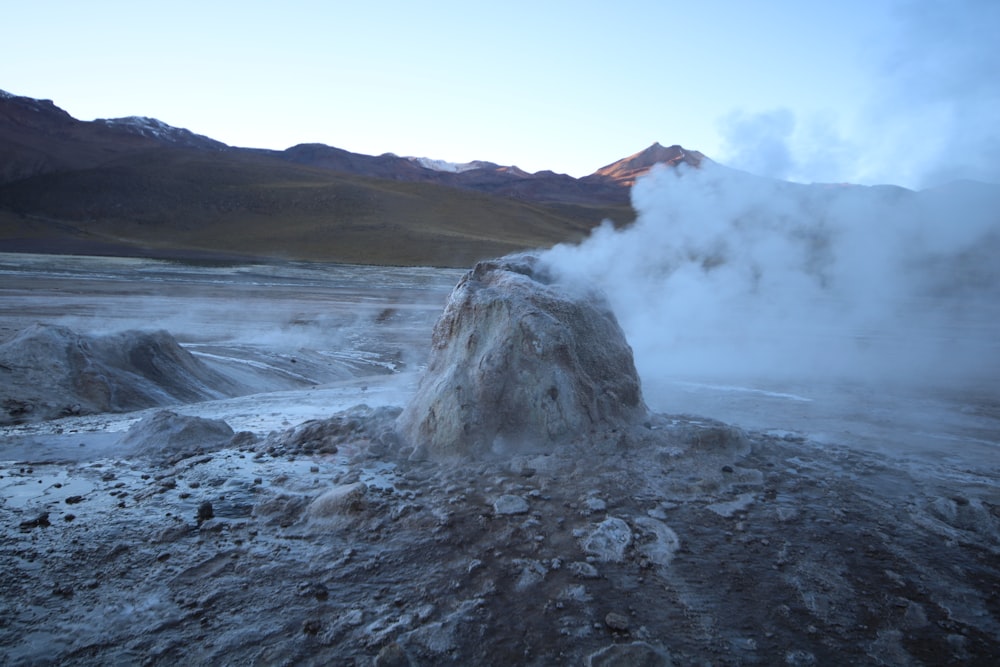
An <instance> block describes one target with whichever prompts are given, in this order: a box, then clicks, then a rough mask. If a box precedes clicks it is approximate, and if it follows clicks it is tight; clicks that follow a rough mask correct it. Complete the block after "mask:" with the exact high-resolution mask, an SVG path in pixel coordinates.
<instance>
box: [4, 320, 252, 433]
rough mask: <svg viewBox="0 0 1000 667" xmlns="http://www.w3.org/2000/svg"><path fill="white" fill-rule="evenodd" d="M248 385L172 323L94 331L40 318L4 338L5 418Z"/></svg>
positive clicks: (129, 405)
mask: <svg viewBox="0 0 1000 667" xmlns="http://www.w3.org/2000/svg"><path fill="white" fill-rule="evenodd" d="M244 391H245V389H244V388H243V387H239V386H237V385H236V384H235V383H233V382H231V381H230V380H228V379H227V378H225V377H223V376H221V375H219V374H218V373H216V372H215V371H213V370H211V369H210V368H208V367H207V366H205V365H204V364H202V363H201V362H200V361H198V359H196V358H195V357H194V356H192V355H191V353H190V352H188V351H187V350H185V349H184V348H183V347H181V346H180V344H178V342H177V340H176V339H174V337H173V336H171V335H170V334H169V333H167V332H166V331H156V332H143V331H124V332H120V333H115V334H108V335H104V336H91V335H84V334H80V333H78V332H75V331H73V330H71V329H68V328H66V327H62V326H55V325H42V324H38V325H34V326H31V327H28V328H27V329H25V330H24V331H22V332H21V333H20V334H18V335H17V336H16V337H14V338H13V339H11V340H9V341H7V342H6V343H3V344H2V345H0V424H10V423H20V422H29V421H40V420H44V419H53V418H56V417H62V416H68V415H77V414H91V413H97V412H124V411H128V410H136V409H140V408H149V407H156V406H165V405H173V404H177V403H191V402H195V401H202V400H209V399H216V398H223V397H226V396H235V395H238V394H240V393H243V392H244Z"/></svg>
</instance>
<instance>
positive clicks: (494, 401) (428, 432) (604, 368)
mask: <svg viewBox="0 0 1000 667" xmlns="http://www.w3.org/2000/svg"><path fill="white" fill-rule="evenodd" d="M536 260H537V258H536V257H534V256H531V255H517V256H511V257H505V258H502V259H498V260H492V261H487V262H480V263H479V264H477V265H476V267H475V268H474V269H473V270H472V271H470V272H469V273H468V274H466V275H465V276H464V277H463V278H462V280H461V281H460V282H459V283H458V285H457V286H456V287H455V289H454V291H453V292H452V294H451V297H450V299H449V302H448V305H447V306H446V307H445V310H444V314H443V315H442V316H441V319H440V320H439V321H438V322H437V324H436V326H435V327H434V333H433V339H432V350H431V356H430V360H429V363H428V368H427V371H426V373H425V374H424V376H423V377H422V379H421V381H420V385H419V387H418V389H417V393H416V395H415V396H414V398H413V400H412V401H411V402H410V404H409V405H408V406H407V407H406V409H405V410H404V411H403V413H402V414H401V415H400V417H399V420H398V422H397V426H398V431H399V434H400V436H401V437H402V439H403V440H404V442H406V443H407V444H409V445H410V446H412V447H414V456H417V457H423V456H427V457H430V458H448V457H482V456H488V455H491V454H512V453H520V452H538V451H548V450H551V449H552V448H553V447H555V446H559V445H562V444H566V443H570V442H574V441H576V442H585V441H590V442H605V441H608V439H607V434H608V433H610V432H612V431H615V430H618V429H625V427H627V426H629V425H630V424H632V423H634V422H636V421H639V420H641V419H642V418H643V417H644V416H645V415H646V412H647V410H646V406H645V404H644V403H643V400H642V395H641V391H640V387H639V378H638V375H637V374H636V370H635V364H634V362H633V360H632V349H631V348H630V347H629V345H628V343H627V342H626V340H625V336H624V334H623V333H622V330H621V328H620V327H619V326H618V322H617V321H616V320H615V317H614V315H613V314H612V313H611V310H610V309H609V307H608V305H607V304H606V302H605V301H604V299H603V297H601V296H600V295H599V294H597V293H595V292H593V291H592V290H589V289H586V288H582V287H578V286H575V285H558V286H557V285H553V284H551V282H550V281H549V279H548V277H547V276H546V275H545V274H544V273H543V272H542V271H540V270H539V268H538V267H537V261H536ZM612 441H614V442H616V440H614V439H612Z"/></svg>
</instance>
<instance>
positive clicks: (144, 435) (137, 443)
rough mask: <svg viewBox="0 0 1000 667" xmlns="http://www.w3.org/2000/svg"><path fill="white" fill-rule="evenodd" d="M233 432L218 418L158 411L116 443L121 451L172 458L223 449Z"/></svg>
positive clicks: (139, 422) (169, 459)
mask: <svg viewBox="0 0 1000 667" xmlns="http://www.w3.org/2000/svg"><path fill="white" fill-rule="evenodd" d="M234 435H235V434H234V433H233V429H232V428H231V427H230V426H229V424H227V423H226V422H224V421H222V420H221V419H205V418H203V417H191V416H188V415H179V414H177V413H176V412H171V411H170V410H160V411H158V412H156V413H154V414H152V415H150V416H148V417H145V418H144V419H141V420H139V421H138V422H136V423H135V424H133V425H132V426H131V428H129V430H128V431H126V432H125V435H124V436H123V437H122V439H121V441H120V442H119V445H120V447H121V448H122V450H123V453H130V454H137V455H139V456H145V457H149V458H151V459H155V460H164V461H175V460H180V459H182V458H185V457H187V456H193V455H194V454H200V453H203V452H210V451H215V450H219V449H222V448H223V447H225V446H226V445H228V444H229V443H230V442H231V441H232V439H233V436H234Z"/></svg>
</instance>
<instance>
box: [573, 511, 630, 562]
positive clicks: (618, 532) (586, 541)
mask: <svg viewBox="0 0 1000 667" xmlns="http://www.w3.org/2000/svg"><path fill="white" fill-rule="evenodd" d="M630 544H632V530H631V529H630V528H629V527H628V524H627V523H625V522H624V521H622V520H621V519H619V518H617V517H608V518H607V519H605V520H604V521H602V522H601V523H599V524H597V526H595V527H594V529H593V530H591V531H589V532H588V533H586V534H585V535H584V536H583V537H582V538H581V539H580V546H581V547H582V548H583V550H584V552H585V553H587V554H588V555H591V556H594V557H595V558H597V560H599V561H602V562H605V563H608V562H611V563H618V562H621V561H622V560H624V558H625V550H626V549H628V547H629V545H630Z"/></svg>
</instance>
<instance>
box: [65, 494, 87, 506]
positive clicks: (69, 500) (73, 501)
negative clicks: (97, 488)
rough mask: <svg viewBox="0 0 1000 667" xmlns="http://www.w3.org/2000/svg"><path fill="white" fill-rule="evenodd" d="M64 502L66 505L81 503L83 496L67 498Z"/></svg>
mask: <svg viewBox="0 0 1000 667" xmlns="http://www.w3.org/2000/svg"><path fill="white" fill-rule="evenodd" d="M65 502H66V504H67V505H76V504H77V503H82V502H83V496H69V497H68V498H66V501H65Z"/></svg>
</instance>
